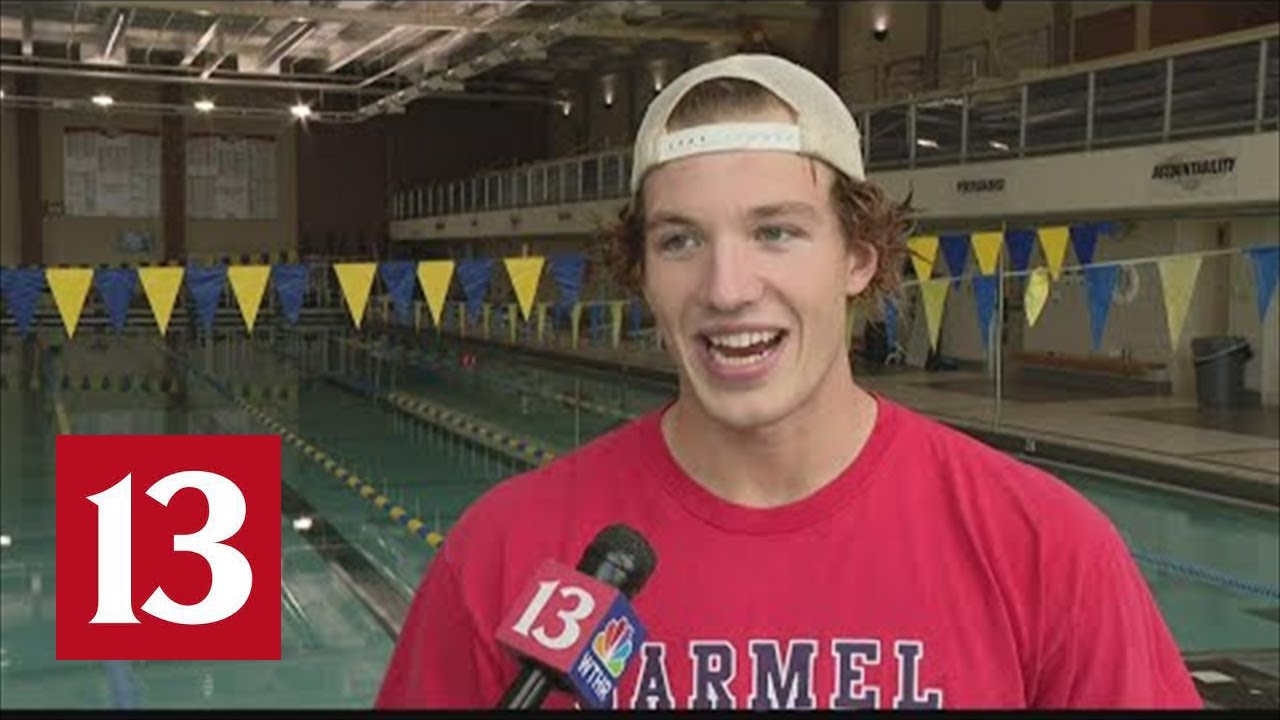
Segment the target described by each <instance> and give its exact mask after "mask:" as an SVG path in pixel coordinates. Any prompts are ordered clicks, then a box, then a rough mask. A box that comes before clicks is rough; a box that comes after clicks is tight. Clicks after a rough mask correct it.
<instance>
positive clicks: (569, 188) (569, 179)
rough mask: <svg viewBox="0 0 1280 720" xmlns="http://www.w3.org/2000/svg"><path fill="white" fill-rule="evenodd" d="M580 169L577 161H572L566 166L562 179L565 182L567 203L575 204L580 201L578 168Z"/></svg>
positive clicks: (564, 197) (564, 196)
mask: <svg viewBox="0 0 1280 720" xmlns="http://www.w3.org/2000/svg"><path fill="white" fill-rule="evenodd" d="M579 167H580V165H579V163H578V161H577V160H571V161H569V162H567V163H565V164H564V166H563V168H564V170H563V172H562V173H561V175H560V176H561V178H562V179H563V181H564V186H563V188H564V189H563V191H562V195H563V199H564V201H565V202H575V201H577V199H578V168H579Z"/></svg>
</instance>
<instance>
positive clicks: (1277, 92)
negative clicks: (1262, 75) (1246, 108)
mask: <svg viewBox="0 0 1280 720" xmlns="http://www.w3.org/2000/svg"><path fill="white" fill-rule="evenodd" d="M1262 119H1263V125H1266V126H1268V127H1275V126H1276V123H1277V120H1278V119H1280V41H1278V40H1277V39H1276V38H1271V39H1270V40H1268V41H1267V83H1266V89H1265V90H1264V91H1263V96H1262Z"/></svg>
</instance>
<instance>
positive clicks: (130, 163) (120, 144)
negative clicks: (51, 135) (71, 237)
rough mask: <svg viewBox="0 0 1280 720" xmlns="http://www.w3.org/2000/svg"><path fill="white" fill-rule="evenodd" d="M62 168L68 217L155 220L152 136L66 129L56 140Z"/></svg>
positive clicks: (156, 172) (156, 162) (155, 144)
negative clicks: (151, 218) (60, 147)
mask: <svg viewBox="0 0 1280 720" xmlns="http://www.w3.org/2000/svg"><path fill="white" fill-rule="evenodd" d="M62 169H63V171H62V199H63V211H64V213H65V214H66V215H68V216H71V217H159V216H160V136H159V135H158V134H157V133H154V132H146V131H136V130H131V131H123V130H122V131H108V130H104V129H102V128H85V127H68V128H66V129H65V130H64V131H63V136H62Z"/></svg>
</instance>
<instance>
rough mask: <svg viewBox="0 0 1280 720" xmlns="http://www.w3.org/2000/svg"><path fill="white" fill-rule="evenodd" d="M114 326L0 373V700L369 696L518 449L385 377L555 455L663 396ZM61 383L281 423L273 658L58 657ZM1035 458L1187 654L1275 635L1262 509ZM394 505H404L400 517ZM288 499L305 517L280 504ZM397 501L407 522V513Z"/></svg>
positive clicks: (1278, 627) (1279, 546)
mask: <svg viewBox="0 0 1280 720" xmlns="http://www.w3.org/2000/svg"><path fill="white" fill-rule="evenodd" d="M112 344H113V346H115V345H118V346H119V347H113V348H112V352H118V353H120V355H121V356H122V357H125V358H140V357H144V356H145V357H148V358H151V360H149V361H148V362H147V363H141V362H139V361H136V360H119V359H117V358H114V357H106V356H105V355H104V354H103V352H99V353H98V354H95V353H94V352H93V351H91V350H87V349H85V348H84V347H77V346H73V345H68V346H66V348H65V349H64V350H63V351H62V352H59V353H46V354H45V355H44V356H42V360H41V361H40V362H41V363H42V365H41V367H40V373H39V375H40V376H41V377H43V378H45V381H43V382H42V383H41V387H40V388H39V389H34V390H33V389H32V388H31V387H30V385H29V383H18V382H7V383H6V385H5V388H6V389H4V390H3V391H2V392H0V412H2V413H3V417H2V422H0V426H2V428H3V431H2V432H0V440H2V442H3V446H2V447H0V501H2V502H0V530H2V531H3V532H4V534H6V535H9V536H10V537H11V539H12V540H11V544H10V545H9V546H7V547H5V548H3V551H2V552H3V555H2V556H0V614H2V615H0V619H2V620H3V628H4V631H3V635H2V636H0V647H2V648H3V653H0V704H3V706H4V707H5V708H40V707H59V708H68V707H82V708H111V707H140V708H162V707H165V708H173V707H191V708H234V707H262V708H299V707H314V708H323V707H367V706H368V705H369V704H370V703H371V702H372V699H373V696H374V693H375V692H376V690H377V685H378V682H379V681H380V678H381V673H382V670H383V668H384V666H385V663H386V659H387V657H388V655H389V653H390V651H391V647H392V644H393V637H394V635H395V632H396V630H397V623H398V621H399V618H397V617H396V614H397V613H400V614H402V613H403V609H404V608H405V607H406V606H407V600H408V597H409V596H410V594H411V593H412V590H413V588H414V587H415V585H416V583H417V581H418V579H419V578H420V577H421V574H422V572H423V570H424V568H425V567H426V565H427V563H428V562H429V561H430V559H431V557H432V554H433V552H434V551H433V549H432V547H431V546H430V544H428V543H427V542H425V541H424V540H423V536H424V533H426V532H427V531H428V530H430V531H438V532H444V533H446V534H447V532H448V528H449V527H450V526H451V524H452V522H453V521H454V520H455V519H456V518H457V517H458V515H459V514H460V513H461V512H462V510H463V509H464V508H465V507H466V506H467V505H468V504H469V503H470V502H471V501H473V500H474V499H475V498H476V497H477V496H478V495H479V494H480V493H483V492H484V491H485V490H486V489H488V488H489V487H491V486H492V485H493V484H495V483H497V482H499V481H500V480H501V479H502V478H503V477H506V476H508V475H510V474H512V473H514V472H516V471H518V470H519V469H521V468H523V467H528V466H529V465H530V461H522V460H520V459H519V458H518V457H515V456H514V455H513V454H512V453H510V452H505V451H496V450H494V449H492V446H494V445H495V443H488V444H489V445H490V446H491V447H490V448H486V447H484V446H483V445H482V444H480V443H478V442H476V441H475V438H466V437H462V436H460V435H459V434H458V433H457V432H453V431H446V430H444V429H442V428H440V427H437V426H436V425H433V424H431V423H428V422H423V421H421V420H419V419H415V418H412V417H410V415H409V414H407V413H406V412H404V411H402V410H401V409H398V408H397V407H395V406H393V405H392V404H390V403H388V402H386V401H385V398H386V396H387V395H388V394H389V393H396V394H398V395H401V396H408V397H414V398H421V399H423V400H425V401H428V402H430V403H433V404H435V406H438V407H446V408H450V409H452V411H456V412H458V413H460V414H461V415H464V416H466V417H467V418H470V419H471V421H474V422H475V423H479V424H481V425H483V426H485V427H488V428H497V429H499V430H500V431H501V432H502V433H504V434H505V436H506V437H509V438H512V439H517V440H519V441H520V442H525V443H531V444H534V445H536V446H538V447H541V448H544V449H546V450H547V451H548V452H551V453H556V454H559V453H563V452H566V451H568V450H571V449H572V448H573V447H575V446H576V445H578V444H581V443H582V442H585V441H586V440H589V439H591V438H592V437H595V436H597V435H599V434H600V433H603V432H606V431H608V430H609V429H610V428H612V427H615V426H616V425H618V424H619V423H621V422H624V421H625V420H626V418H628V417H631V416H634V415H635V414H637V413H640V412H644V411H646V410H648V409H651V408H654V407H656V406H658V405H659V404H660V403H662V402H664V401H665V400H666V399H667V398H669V397H670V389H669V388H666V387H663V386H662V384H661V383H655V382H651V381H643V380H641V379H640V378H636V377H629V378H622V377H620V376H618V375H616V374H610V373H608V372H605V371H595V370H592V371H586V370H583V369H582V368H581V367H577V366H571V365H568V364H564V363H561V364H557V363H554V362H537V363H532V362H530V361H529V360H528V359H527V358H518V357H516V356H514V355H512V354H510V353H507V352H504V351H502V350H500V349H497V348H489V349H479V350H477V349H476V348H475V347H473V346H462V345H459V344H457V343H455V342H452V341H449V340H447V339H444V338H441V339H430V340H427V341H424V342H423V344H421V345H415V346H412V347H405V346H402V345H401V346H397V345H395V344H391V343H385V342H377V341H370V340H368V339H357V338H356V337H355V336H354V335H351V334H348V333H345V332H336V331H335V332H332V333H326V334H325V336H324V338H323V339H322V340H321V341H319V342H314V341H313V342H307V341H304V340H301V339H300V338H297V337H291V336H289V335H277V336H276V337H275V341H274V342H272V341H270V340H268V339H265V338H264V339H257V340H253V341H245V340H243V339H233V340H230V341H217V342H213V343H203V342H195V341H191V342H184V341H174V342H171V343H170V344H169V348H168V350H165V349H163V348H160V347H158V346H157V344H156V343H155V341H154V340H152V339H150V338H146V337H142V336H138V337H128V336H126V337H124V338H121V339H118V340H115V339H113V340H112ZM464 354H471V355H472V358H471V359H470V360H467V359H465V358H464ZM113 362H114V363H117V364H115V365H112V363H113ZM104 366H108V367H119V368H124V370H121V371H120V372H119V373H115V376H114V378H113V382H110V383H107V382H105V381H101V380H100V379H98V378H99V376H102V377H109V376H112V375H113V374H112V373H111V372H110V371H109V370H103V369H102V368H103V367H104ZM144 366H145V367H144ZM139 367H143V368H144V369H143V370H142V371H141V373H146V374H150V375H161V376H165V375H167V376H173V377H178V376H181V377H182V378H183V379H184V381H185V386H186V392H185V394H177V395H175V394H173V393H171V392H170V393H165V392H147V391H142V390H139V389H138V387H139V385H140V384H141V383H139V382H138V381H137V380H138V378H131V382H128V383H125V382H122V381H121V378H120V374H121V373H124V372H128V371H129V370H131V369H135V368H139ZM20 370H21V363H19V361H18V358H17V353H16V349H15V348H14V347H10V348H8V349H7V352H6V353H5V354H4V355H3V357H0V371H3V372H4V373H5V375H6V377H8V378H17V377H18V376H20V374H21V373H20ZM135 374H138V373H137V372H135ZM64 375H65V376H67V378H68V379H69V382H67V383H65V384H66V387H65V388H63V387H62V386H63V383H62V382H61V381H60V379H61V378H62V376H64ZM81 377H88V378H92V381H91V382H88V383H85V382H80V381H79V380H78V379H79V378H81ZM50 379H52V380H54V382H52V383H50V382H48V380H50ZM211 380H212V381H213V382H211ZM215 382H219V383H227V384H228V386H227V387H222V388H221V389H220V388H219V387H218V386H216V385H215V384H214V383H215ZM108 384H109V385H111V386H112V388H111V389H107V390H103V389H101V388H103V387H104V386H106V385H108ZM50 385H52V386H53V387H50ZM86 385H87V386H88V388H89V389H84V388H85V386H86ZM122 387H127V388H128V389H127V390H122V389H121V388H122ZM228 389H229V390H231V393H232V394H236V395H239V399H237V398H236V397H233V396H232V394H229V393H228V392H226V391H227V390H228ZM59 402H60V403H61V405H62V407H64V408H65V411H66V415H67V418H68V420H69V422H70V424H71V426H72V429H73V430H74V432H77V433H260V432H277V431H280V428H283V429H284V432H287V433H288V439H289V440H290V441H289V442H286V443H285V447H284V454H283V470H284V480H285V487H284V491H283V498H282V508H283V512H282V517H281V538H282V548H283V570H284V572H283V575H282V583H281V597H282V608H283V610H282V614H283V617H282V628H283V638H282V660H281V661H280V662H266V663H264V662H219V663H192V662H180V663H179V662H130V663H100V662H99V663H91V662H58V661H55V660H54V631H53V627H54V626H53V609H54V603H53V598H54V591H55V589H56V581H55V578H54V573H53V567H54V532H53V517H54V510H53V492H54V484H53V483H54V472H53V471H54V466H53V457H54V455H53V447H54V445H53V443H54V437H55V434H56V431H55V424H54V421H53V416H52V413H51V412H50V409H51V407H53V406H54V404H56V403H59ZM268 423H274V425H273V424H268ZM496 445H501V443H496ZM335 468H340V469H342V470H343V471H345V473H346V474H345V475H343V474H342V473H339V472H338V470H337V469H335ZM1049 469H1051V470H1052V471H1053V472H1055V473H1056V474H1058V475H1059V477H1061V478H1063V479H1064V480H1065V481H1066V482H1068V483H1070V484H1071V485H1073V486H1074V487H1076V488H1077V489H1078V490H1080V491H1081V492H1082V493H1084V494H1085V495H1086V496H1087V497H1089V499H1090V500H1091V501H1093V502H1094V503H1095V504H1097V505H1098V506H1099V507H1100V508H1101V509H1102V510H1103V511H1104V512H1106V513H1107V514H1108V515H1109V516H1110V517H1111V519H1112V520H1113V522H1115V524H1116V525H1117V526H1118V527H1119V528H1120V530H1121V532H1122V533H1123V534H1124V536H1125V538H1126V540H1127V541H1128V542H1129V543H1130V546H1131V548H1132V549H1133V550H1134V552H1135V556H1136V557H1137V558H1138V559H1139V564H1140V566H1141V567H1142V570H1143V572H1144V574H1145V576H1146V577H1147V579H1148V581H1149V582H1150V584H1151V587H1152V589H1153V591H1154V593H1155V596H1156V599H1157V601H1158V603H1159V604H1160V607H1161V609H1162V611H1163V612H1164V614H1165V617H1166V619H1167V620H1168V622H1169V624H1170V626H1171V627H1172V629H1173V632H1174V635H1175V636H1176V638H1177V640H1178V643H1179V645H1180V647H1181V648H1182V649H1183V651H1184V652H1189V653H1190V652H1200V651H1210V650H1212V651H1231V650H1245V649H1255V648H1263V649H1275V648H1276V647H1278V646H1280V623H1278V620H1280V617H1277V615H1276V608H1277V607H1278V606H1280V597H1277V596H1276V594H1275V592H1276V588H1277V587H1278V586H1280V576H1278V575H1280V531H1278V530H1277V523H1276V515H1275V513H1274V512H1272V511H1267V510H1260V509H1251V508H1247V507H1242V506H1239V505H1234V504H1227V503H1217V502H1213V501H1211V500H1207V499H1204V498H1194V497H1190V496H1188V495H1186V494H1183V493H1174V492H1167V491H1164V490H1162V489H1159V488H1154V487H1147V486H1144V485H1142V484H1139V483H1134V482H1129V481H1126V480H1125V479H1123V478H1115V477H1112V476H1109V475H1106V474H1101V473H1092V472H1089V471H1087V470H1083V469H1078V468H1070V467H1051V468H1049ZM356 474H358V475H359V477H360V479H361V480H360V483H359V485H360V487H364V486H369V487H371V488H372V489H371V490H369V491H368V492H367V493H366V494H365V495H362V494H360V493H359V492H356V491H354V489H353V487H352V486H351V485H349V484H348V482H346V480H347V479H349V478H350V477H351V476H353V475H356ZM382 497H385V498H386V501H385V502H383V503H382V504H381V505H378V504H377V503H376V502H375V501H376V500H377V499H378V498H382ZM388 508H402V509H403V510H404V513H402V516H401V517H400V519H399V520H396V519H393V518H392V517H390V516H389V514H388ZM303 518H305V519H307V520H309V521H310V522H309V523H299V522H296V521H299V520H300V519H303ZM406 518H412V519H414V520H420V521H421V522H422V523H423V526H422V527H421V528H420V529H417V530H418V531H417V532H410V531H409V530H410V529H415V528H413V527H412V526H411V525H410V526H409V528H408V529H407V527H406V522H405V519H406ZM410 522H412V520H411V521H410Z"/></svg>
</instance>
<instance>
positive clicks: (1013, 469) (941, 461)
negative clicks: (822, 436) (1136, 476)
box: [898, 408, 1115, 540]
mask: <svg viewBox="0 0 1280 720" xmlns="http://www.w3.org/2000/svg"><path fill="white" fill-rule="evenodd" d="M898 412H899V414H900V416H901V418H902V421H901V422H902V425H903V428H902V430H904V433H903V434H904V436H906V437H909V438H910V439H911V440H910V442H911V443H913V444H915V445H916V446H917V448H918V450H919V451H920V456H922V457H925V458H927V460H926V463H927V466H928V467H930V468H932V471H931V472H930V473H928V474H929V475H930V476H931V477H932V478H933V480H934V481H935V482H938V483H940V484H941V486H942V487H940V488H938V490H939V491H940V492H941V493H942V494H943V496H944V497H947V498H948V504H949V505H950V506H951V507H952V508H954V509H956V511H957V512H962V513H963V512H967V513H981V514H982V515H984V516H985V519H986V520H997V521H1007V524H1008V525H1010V526H1012V527H1014V528H1018V529H1020V530H1024V531H1028V532H1034V533H1036V534H1038V535H1043V536H1048V537H1053V538H1057V539H1060V540H1068V539H1070V538H1079V537H1081V536H1095V537H1098V536H1106V535H1111V534H1112V533H1114V532H1115V530H1114V527H1113V526H1112V524H1111V521H1110V520H1109V519H1108V518H1107V516H1106V515H1105V514H1103V512H1102V511H1101V510H1099V509H1098V508H1097V507H1096V506H1095V505H1094V504H1093V503H1092V502H1091V501H1090V500H1089V499H1088V498H1086V497H1085V496H1084V494H1083V493H1081V492H1080V491H1079V490H1077V489H1076V488H1074V487H1072V486H1071V485H1069V484H1068V483H1067V482H1065V481H1064V480H1063V479H1061V478H1060V477H1059V476H1058V475H1056V474H1054V473H1053V472H1050V471H1049V470H1046V469H1044V468H1042V467H1039V466H1036V465H1033V464H1031V462H1030V461H1028V460H1024V459H1021V458H1019V457H1015V456H1014V455H1012V454H1010V453H1008V452H1005V451H1003V450H999V449H997V448H995V447H993V446H991V445H988V444H987V443H985V442H983V441H981V440H979V439H978V438H976V437H974V436H972V435H969V434H967V433H965V432H963V431H962V430H960V429H957V428H955V427H951V426H949V425H946V424H944V423H943V422H941V421H939V420H936V419H933V418H931V417H928V416H925V415H923V414H921V413H918V412H916V411H913V410H909V409H905V408H899V410H898Z"/></svg>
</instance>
